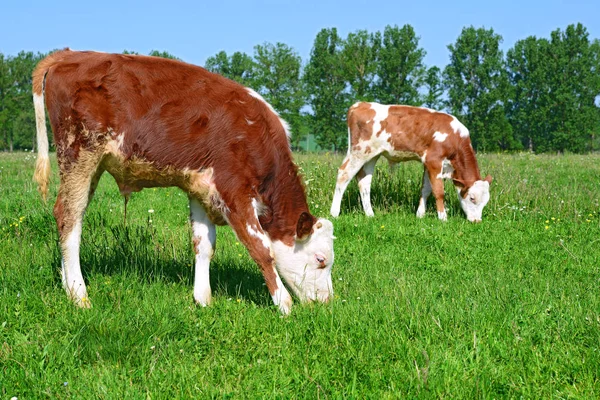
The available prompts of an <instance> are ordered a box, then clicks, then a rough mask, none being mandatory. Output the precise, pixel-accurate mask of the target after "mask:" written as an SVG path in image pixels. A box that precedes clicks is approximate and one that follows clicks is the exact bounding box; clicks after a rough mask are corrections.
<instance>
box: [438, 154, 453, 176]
mask: <svg viewBox="0 0 600 400" xmlns="http://www.w3.org/2000/svg"><path fill="white" fill-rule="evenodd" d="M453 173H454V168H452V163H451V162H450V160H448V159H447V158H444V160H443V161H442V169H441V170H440V173H439V174H437V178H438V179H452V174H453Z"/></svg>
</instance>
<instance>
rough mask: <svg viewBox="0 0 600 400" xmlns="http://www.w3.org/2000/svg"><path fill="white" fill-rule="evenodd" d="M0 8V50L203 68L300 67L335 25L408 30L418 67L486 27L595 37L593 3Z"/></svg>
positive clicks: (514, 35) (518, 33)
mask: <svg viewBox="0 0 600 400" xmlns="http://www.w3.org/2000/svg"><path fill="white" fill-rule="evenodd" d="M2 3H3V4H2V5H0V13H1V16H0V21H2V22H1V23H0V52H1V53H3V54H5V55H16V54H17V53H18V52H19V51H21V50H26V51H34V52H37V51H40V52H47V51H49V50H51V49H56V48H63V47H70V48H72V49H77V50H98V51H107V52H121V51H123V50H124V49H127V50H133V51H138V52H140V53H143V54H147V53H149V52H150V51H151V50H154V49H155V50H165V51H168V52H170V53H172V54H174V55H176V56H178V57H180V58H182V59H183V60H185V61H187V62H191V63H194V64H198V65H204V62H205V61H206V58H207V57H210V56H212V55H214V54H216V53H217V52H219V51H220V50H225V51H226V52H227V53H228V54H231V53H232V52H234V51H243V52H246V53H248V54H250V55H251V54H252V53H253V48H254V46H255V45H257V44H261V43H265V42H271V43H275V42H283V43H285V44H287V45H289V46H291V47H293V48H294V49H295V50H296V51H297V52H298V53H299V54H300V56H301V57H302V60H303V61H304V62H306V61H307V60H308V57H309V55H310V50H311V48H312V44H313V41H314V39H315V36H316V34H317V33H318V32H319V31H320V30H321V29H322V28H330V27H336V28H338V31H339V33H340V34H341V35H342V37H346V35H347V34H348V33H349V32H354V31H356V30H359V29H367V30H368V31H370V32H374V31H383V29H384V27H385V26H386V25H394V24H395V25H398V26H402V25H404V24H407V23H408V24H411V25H412V26H413V27H414V28H415V30H416V32H417V35H419V36H420V37H421V40H420V44H421V46H422V47H423V48H424V49H425V50H426V51H427V56H426V58H425V62H426V64H427V65H438V66H440V67H443V66H445V65H446V64H447V62H448V50H447V45H448V44H450V43H453V42H454V41H455V40H456V38H457V37H458V35H459V34H460V32H461V29H462V28H463V27H465V26H470V25H473V26H475V27H482V26H483V27H486V28H490V27H491V28H493V29H494V31H495V32H497V33H499V34H500V35H502V37H503V39H504V41H503V45H502V47H503V49H504V50H505V51H506V50H507V49H508V48H510V47H512V46H513V44H514V43H515V42H516V41H517V40H519V39H524V38H525V37H527V36H529V35H535V36H538V37H549V35H550V32H551V31H553V30H555V29H556V28H561V29H564V28H565V27H566V26H567V25H568V24H571V23H576V22H581V23H583V25H584V26H585V27H586V28H587V29H588V31H589V33H590V37H591V38H600V0H570V1H560V0H547V1H527V0H521V1H514V0H502V1H493V2H492V1H486V0H455V1H448V0H446V1H418V0H417V1H411V2H405V1H379V2H376V1H363V0H346V1H328V0H320V1H319V0H304V1H298V0H280V1H276V0H260V1H251V0H248V1H227V0H218V1H211V2H205V1H175V0H173V1H168V0H167V1H165V0H162V1H155V0H147V1H126V0H122V1H114V0H105V1H85V0H83V1H81V0H80V1H73V0H68V1H60V0H55V1H47V0H46V1H38V0H4V1H3V2H2Z"/></svg>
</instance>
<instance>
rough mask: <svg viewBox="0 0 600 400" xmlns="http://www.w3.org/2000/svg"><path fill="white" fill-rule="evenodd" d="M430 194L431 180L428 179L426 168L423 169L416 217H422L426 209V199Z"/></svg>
mask: <svg viewBox="0 0 600 400" xmlns="http://www.w3.org/2000/svg"><path fill="white" fill-rule="evenodd" d="M430 194H431V182H430V181H429V173H428V172H427V168H424V169H423V186H422V187H421V199H420V200H419V208H417V217H418V218H423V217H424V216H425V211H426V209H427V199H428V198H429V195H430Z"/></svg>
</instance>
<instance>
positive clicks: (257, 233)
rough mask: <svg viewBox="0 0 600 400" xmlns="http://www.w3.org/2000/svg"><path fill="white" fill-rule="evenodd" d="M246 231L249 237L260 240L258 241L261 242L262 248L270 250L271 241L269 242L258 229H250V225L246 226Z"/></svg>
mask: <svg viewBox="0 0 600 400" xmlns="http://www.w3.org/2000/svg"><path fill="white" fill-rule="evenodd" d="M246 230H247V231H248V233H249V234H250V236H253V237H255V238H258V239H260V241H261V242H262V244H263V246H265V247H266V248H267V249H269V250H270V249H271V241H270V240H269V238H268V237H267V235H265V234H264V233H262V232H260V231H259V230H258V229H256V228H254V227H252V226H251V225H250V224H247V225H246Z"/></svg>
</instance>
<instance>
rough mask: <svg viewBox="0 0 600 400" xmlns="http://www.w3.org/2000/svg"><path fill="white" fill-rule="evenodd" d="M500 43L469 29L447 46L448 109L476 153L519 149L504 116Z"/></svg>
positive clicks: (505, 77)
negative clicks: (457, 119)
mask: <svg viewBox="0 0 600 400" xmlns="http://www.w3.org/2000/svg"><path fill="white" fill-rule="evenodd" d="M501 41H502V37H501V36H500V35H498V34H496V33H495V32H494V30H493V29H484V28H478V29H476V28H474V27H472V26H471V27H468V28H464V29H463V30H462V32H461V34H460V36H459V37H458V39H457V40H456V43H455V44H451V45H449V46H448V49H449V50H450V64H449V65H447V66H446V68H445V69H444V82H445V86H446V88H447V90H448V107H449V109H450V111H451V112H452V113H453V114H454V115H455V116H456V117H457V118H459V119H460V120H461V121H462V122H463V123H464V124H465V125H466V126H467V127H468V128H469V130H470V132H471V141H472V143H473V147H475V149H477V150H483V151H498V150H511V149H515V148H518V146H519V142H518V141H517V140H516V139H515V138H514V135H513V131H512V127H511V126H510V124H509V123H508V119H507V117H506V112H505V104H506V102H507V100H508V95H509V89H508V75H507V73H506V69H505V66H504V58H503V54H502V51H501V50H500V42H501Z"/></svg>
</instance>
